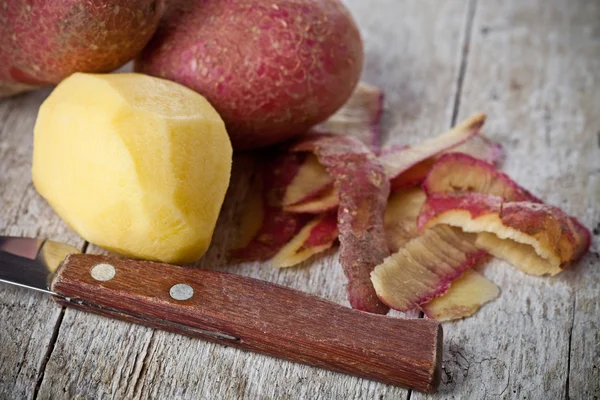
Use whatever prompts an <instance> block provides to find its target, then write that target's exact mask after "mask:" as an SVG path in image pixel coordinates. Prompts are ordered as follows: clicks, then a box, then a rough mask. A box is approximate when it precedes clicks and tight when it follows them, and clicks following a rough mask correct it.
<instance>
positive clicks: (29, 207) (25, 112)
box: [0, 90, 83, 399]
mask: <svg viewBox="0 0 600 400" xmlns="http://www.w3.org/2000/svg"><path fill="white" fill-rule="evenodd" d="M47 95H48V91H47V90H45V91H38V92H36V93H31V94H27V95H21V96H17V97H15V98H12V99H5V100H2V101H0V171H1V173H0V216H1V217H0V235H14V236H32V237H52V238H54V239H57V240H62V241H64V242H67V243H69V244H72V245H75V246H79V247H81V246H82V245H83V241H82V240H81V239H80V238H79V237H78V236H77V235H75V234H74V233H73V232H71V231H70V230H69V229H68V228H67V227H66V226H65V224H64V223H63V222H62V221H61V220H60V219H59V218H58V217H57V216H56V215H55V214H54V212H53V211H52V210H51V209H50V207H49V206H48V205H47V204H46V203H45V202H44V201H43V199H42V198H41V197H40V196H38V195H37V193H36V192H35V189H34V188H33V186H32V184H31V172H30V169H31V151H32V135H33V124H34V122H35V117H36V112H37V108H38V106H39V104H40V103H41V102H42V101H43V99H44V98H45V97H46V96H47ZM59 315H60V307H57V305H56V303H54V302H53V301H52V300H51V299H50V298H49V297H48V296H44V295H42V294H41V293H37V292H32V291H29V290H26V289H22V288H18V287H15V286H10V285H7V284H0V319H1V320H2V323H1V324H0V343H2V350H1V351H0V377H1V378H0V398H2V399H10V398H30V397H31V396H32V395H33V392H34V390H35V386H36V382H37V380H38V376H39V374H40V367H41V366H42V365H43V359H44V357H45V355H46V349H47V346H48V344H49V343H50V341H51V337H52V333H53V331H54V328H55V325H56V323H57V321H58V318H59Z"/></svg>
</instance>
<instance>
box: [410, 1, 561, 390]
mask: <svg viewBox="0 0 600 400" xmlns="http://www.w3.org/2000/svg"><path fill="white" fill-rule="evenodd" d="M476 9H477V0H469V4H468V6H467V16H466V18H465V29H464V34H463V38H462V45H461V46H460V49H461V55H460V63H459V67H458V75H457V77H456V88H455V91H454V101H453V105H452V116H451V118H450V126H449V128H452V127H453V126H454V125H456V118H457V117H458V112H459V111H460V97H461V95H462V88H463V83H464V80H465V75H466V73H467V64H468V58H469V46H470V45H471V35H472V32H473V19H474V18H475V11H476ZM424 316H425V313H423V311H421V312H420V313H419V318H423V317H424ZM567 378H568V375H567ZM412 393H413V391H412V389H409V390H408V395H407V396H406V400H410V398H411V396H412Z"/></svg>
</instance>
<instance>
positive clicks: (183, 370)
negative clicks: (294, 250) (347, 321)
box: [0, 0, 600, 399]
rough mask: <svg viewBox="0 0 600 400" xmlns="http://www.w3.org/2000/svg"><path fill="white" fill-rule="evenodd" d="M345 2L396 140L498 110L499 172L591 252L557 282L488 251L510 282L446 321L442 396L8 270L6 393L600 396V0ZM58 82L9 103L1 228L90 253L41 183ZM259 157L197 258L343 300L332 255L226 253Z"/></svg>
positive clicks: (492, 274)
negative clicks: (572, 225)
mask: <svg viewBox="0 0 600 400" xmlns="http://www.w3.org/2000/svg"><path fill="white" fill-rule="evenodd" d="M346 3H347V4H348V6H349V7H350V9H351V11H352V13H353V14H354V16H355V18H356V20H357V21H358V24H359V25H360V27H361V29H362V33H363V36H364V41H365V47H366V65H365V69H364V80H366V81H367V82H369V83H372V84H375V85H378V86H380V87H382V88H384V90H385V93H386V103H385V114H384V133H385V138H384V139H385V140H386V141H387V142H388V143H390V142H398V143H409V144H410V143H414V142H417V141H419V140H422V139H423V138H428V137H431V136H434V135H437V134H440V133H442V132H443V131H445V130H446V129H447V128H448V127H449V126H450V125H452V124H453V123H454V122H455V121H456V120H457V119H461V118H463V117H465V116H467V115H468V114H470V113H472V112H476V111H484V112H486V113H487V114H488V123H487V125H486V127H485V131H486V133H487V134H488V135H490V136H491V137H493V138H494V139H495V140H497V141H499V142H501V143H502V144H503V145H504V146H505V148H506V150H507V153H508V157H507V159H506V161H505V163H504V170H505V171H506V172H507V173H508V174H510V175H511V176H513V177H514V178H515V179H516V180H517V181H518V182H520V183H522V184H523V185H524V186H525V187H527V188H529V189H531V190H532V191H533V193H535V194H536V195H538V196H540V197H542V198H543V199H545V200H547V201H548V202H549V203H551V204H555V205H558V206H560V207H562V208H564V209H565V210H566V211H567V212H569V213H571V214H573V215H575V216H577V217H579V218H580V219H581V221H583V223H584V224H585V225H586V226H587V227H588V228H590V229H595V234H594V237H593V244H592V251H591V253H590V254H588V255H587V256H586V257H585V258H584V259H583V260H582V262H580V264H579V265H578V266H576V267H575V268H573V269H572V270H569V271H566V272H564V273H562V274H560V275H559V276H558V277H555V278H535V277H530V276H527V275H524V274H522V273H520V272H519V271H518V270H516V269H515V268H512V267H511V266H509V265H507V264H506V263H503V262H500V261H494V262H492V263H490V265H489V266H488V267H487V268H486V269H485V275H486V276H488V277H489V278H490V279H492V280H493V281H494V282H496V283H497V284H499V285H500V287H501V288H502V294H501V296H500V298H499V299H498V300H496V301H494V302H492V303H491V304H489V305H487V306H485V307H483V309H482V310H481V311H479V312H478V313H477V314H476V315H475V316H474V317H472V318H468V319H466V320H463V321H458V322H454V323H447V324H444V331H445V350H444V369H443V371H444V373H443V383H442V384H441V386H440V389H439V392H438V393H437V394H434V395H423V394H420V393H416V392H409V391H407V390H404V389H400V388H396V387H391V386H385V385H383V384H379V383H375V382H370V381H366V380H362V379H358V378H353V377H349V376H345V375H341V374H337V373H332V372H328V371H323V370H319V369H315V368H309V367H305V366H302V365H297V364H292V363H289V362H285V361H281V360H276V359H273V358H269V357H264V356H260V355H255V354H251V353H245V352H241V351H238V350H234V349H231V348H225V347H222V346H219V345H215V344H210V343H205V342H202V341H198V340H193V339H189V338H186V337H182V336H177V335H174V334H169V333H165V332H160V331H154V330H152V329H148V328H144V327H140V326H135V325H130V324H127V323H124V322H119V321H113V320H109V319H105V318H101V317H97V316H95V315H90V314H85V313H81V312H78V311H74V310H69V309H67V310H65V309H61V308H59V307H57V305H56V304H55V303H54V302H53V301H52V300H51V299H50V298H49V297H47V296H44V295H42V294H38V293H34V292H31V291H27V290H24V289H20V288H16V287H12V286H8V285H4V284H2V285H0V317H1V321H2V322H1V323H0V399H25V398H37V399H63V398H78V399H79V398H86V399H130V398H143V399H222V398H223V399H225V398H226V399H235V398H248V399H267V398H268V399H271V398H276V399H280V398H284V399H300V398H302V399H316V398H324V399H408V398H410V399H422V398H469V399H483V398H491V399H495V398H520V399H559V398H560V399H562V398H573V399H594V398H598V397H600V330H599V328H600V326H599V325H600V302H599V300H598V298H599V295H600V268H599V267H600V257H599V255H598V251H599V245H600V242H599V236H598V230H600V226H599V223H600V204H599V203H600V1H598V0H571V1H568V0H551V1H548V0H526V1H525V0H509V1H502V2H501V1H493V0H449V1H441V0H406V1H404V0H376V1H366V0H347V1H346ZM48 93H49V90H41V91H37V92H33V93H29V94H25V95H20V96H17V97H14V98H12V99H5V100H1V101H0V171H1V173H0V188H1V190H0V234H3V235H25V236H43V237H49V238H53V239H56V240H62V241H65V242H67V243H70V244H72V245H75V246H78V247H80V248H81V249H82V250H84V251H87V252H96V251H99V250H98V249H96V248H94V247H93V246H88V245H87V243H84V241H83V240H82V239H81V238H80V237H79V236H77V235H76V234H75V233H73V232H72V231H71V230H69V229H68V228H67V227H66V226H65V224H64V223H63V222H62V221H61V220H60V219H59V218H58V217H57V216H56V215H55V214H54V213H53V211H52V210H51V209H50V207H49V206H48V205H47V204H46V203H45V202H44V201H43V200H42V199H41V198H40V196H39V195H38V194H37V193H36V191H35V189H34V188H33V186H32V184H31V177H30V167H31V165H30V164H31V152H32V128H33V124H34V121H35V117H36V111H37V108H38V106H39V105H40V103H41V102H42V101H43V100H44V98H45V97H46V96H47V95H48ZM249 166H250V161H249V160H248V159H243V158H237V159H236V164H235V169H234V177H233V181H232V186H231V188H230V191H229V194H228V197H227V200H226V204H225V207H224V209H223V212H222V215H221V219H220V221H219V225H218V228H217V232H216V235H215V237H214V241H213V246H212V248H211V249H210V252H209V253H208V254H207V255H206V256H205V257H204V259H203V260H202V261H201V262H200V263H199V265H201V266H202V267H210V268H215V269H219V270H226V271H232V272H235V273H239V274H244V275H248V276H252V277H256V278H260V279H265V280H269V281H273V282H277V283H280V284H283V285H287V286H291V287H294V288H297V289H300V290H303V291H306V292H310V293H314V294H317V295H319V296H322V297H325V298H327V299H330V300H332V301H335V302H338V303H341V304H347V301H346V297H345V290H344V285H345V278H344V276H343V273H342V270H341V268H340V266H339V264H338V261H337V256H336V252H335V251H332V252H330V253H328V254H327V255H326V256H324V257H321V258H318V259H317V260H316V261H314V262H309V263H306V264H304V265H303V266H301V267H299V268H292V269H288V270H282V271H279V270H275V269H273V268H271V267H269V266H268V265H264V264H257V263H250V264H243V265H235V266H231V265H229V266H228V265H227V262H226V260H225V258H224V251H225V249H227V248H229V247H231V246H232V240H233V239H232V236H235V235H232V234H231V232H232V230H235V220H236V218H237V217H238V216H239V214H240V210H241V207H242V205H243V198H244V196H245V194H246V192H247V190H248V182H247V181H248V173H247V171H246V169H248V167H249ZM392 315H393V316H398V315H399V314H398V313H392ZM390 351H393V349H390Z"/></svg>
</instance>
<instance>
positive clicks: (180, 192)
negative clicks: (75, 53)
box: [33, 73, 232, 263]
mask: <svg viewBox="0 0 600 400" xmlns="http://www.w3.org/2000/svg"><path fill="white" fill-rule="evenodd" d="M231 160H232V149H231V143H230V141H229V137H228V135H227V132H226V130H225V125H224V123H223V121H222V120H221V118H220V117H219V115H218V114H217V112H216V111H215V110H214V109H213V107H212V106H211V105H210V104H209V103H208V101H207V100H206V99H204V97H202V96H201V95H199V94H197V93H195V92H193V91H191V90H189V89H187V88H185V87H184V86H181V85H179V84H176V83H173V82H169V81H166V80H162V79H158V78H153V77H149V76H146V75H143V74H109V75H100V74H80V73H78V74H74V75H72V76H71V77H69V78H67V79H66V80H64V81H63V82H62V83H61V84H60V85H59V86H58V87H57V88H56V89H55V90H54V91H53V92H52V94H51V95H50V96H49V97H48V99H47V100H46V101H45V102H44V103H43V104H42V106H41V108H40V111H39V115H38V119H37V122H36V125H35V137H34V152H33V182H34V184H35V187H36V189H37V190H38V192H39V193H40V194H41V195H42V196H43V197H44V198H45V199H46V200H47V201H48V202H49V203H50V205H51V206H52V207H53V208H54V210H55V211H56V212H57V213H58V214H59V215H60V216H61V218H63V219H64V220H65V221H66V222H67V224H69V226H71V227H72V228H73V229H74V230H75V231H76V232H78V233H79V234H80V235H81V236H82V237H83V238H85V239H86V240H88V241H89V242H91V243H94V244H96V245H98V246H101V247H103V248H106V249H108V250H111V251H114V252H117V253H121V254H123V255H126V256H130V257H135V258H144V259H150V260H156V261H164V262H170V263H189V262H192V261H195V260H197V259H198V258H200V257H201V256H202V255H203V254H204V252H205V251H206V249H207V248H208V246H209V244H210V240H211V237H212V233H213V231H214V227H215V224H216V221H217V217H218V214H219V211H220V208H221V205H222V203H223V199H224V197H225V192H226V190H227V186H228V185H229V177H230V173H231Z"/></svg>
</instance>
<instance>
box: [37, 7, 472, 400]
mask: <svg viewBox="0 0 600 400" xmlns="http://www.w3.org/2000/svg"><path fill="white" fill-rule="evenodd" d="M369 3H370V2H365V1H363V0H349V1H346V4H347V5H348V6H349V8H350V10H351V11H352V13H353V15H354V16H355V18H356V19H357V22H358V24H359V26H360V28H361V30H362V34H363V37H364V40H365V51H366V62H367V64H366V66H365V71H364V74H363V75H364V76H363V78H364V79H365V80H366V81H367V82H369V83H372V84H375V85H378V86H380V87H382V88H384V90H385V91H386V94H387V96H386V101H385V112H384V121H383V131H384V134H385V135H388V136H389V134H390V133H391V131H392V128H393V127H395V126H396V125H398V124H400V125H399V128H401V129H399V130H397V131H395V134H396V135H401V136H398V138H397V139H396V141H397V142H413V143H414V142H416V141H418V140H419V138H425V137H430V136H432V135H434V134H437V133H441V132H444V131H445V130H446V129H447V127H448V126H449V123H450V118H451V114H452V104H453V101H454V95H455V83H456V78H457V75H458V69H459V65H460V53H461V52H460V40H461V37H462V33H463V29H464V22H465V19H466V15H467V2H466V1H452V2H444V3H440V2H438V1H437V0H427V1H423V0H411V1H398V0H378V1H377V4H378V6H377V7H373V6H372V4H369ZM432 26H433V27H434V28H433V29H432V28H431V27H432ZM392 41H393V43H391V42H392ZM424 54H430V55H432V56H431V57H425V56H424ZM252 166H253V161H252V159H251V158H249V157H244V156H242V157H238V158H236V160H235V161H234V171H233V176H232V183H231V187H230V190H229V193H228V195H227V198H226V202H225V204H224V207H223V210H222V213H221V215H220V219H219V222H218V224H217V229H216V232H215V236H214V240H213V244H212V246H211V249H210V250H209V252H208V253H207V254H206V255H205V257H204V258H203V259H202V260H201V261H200V262H199V266H200V267H203V268H209V269H214V270H221V271H226V272H233V273H239V274H242V275H246V276H251V277H255V278H259V279H263V280H267V281H270V282H274V283H278V284H281V285H284V286H288V287H292V288H295V289H298V290H301V291H304V292H306V293H311V294H315V295H318V296H320V297H323V298H325V299H328V300H330V301H333V302H336V303H339V304H344V305H348V303H347V300H346V291H345V287H344V285H345V282H346V281H345V277H344V274H343V271H342V268H341V266H340V265H339V263H338V261H337V257H338V255H337V253H336V251H335V250H332V251H330V252H327V253H326V254H325V255H324V256H323V257H319V258H317V259H316V260H311V261H309V262H307V263H304V264H303V265H301V266H299V267H296V268H291V269H285V270H278V269H274V268H272V267H271V266H269V265H268V264H265V263H244V264H235V265H231V264H229V263H228V262H227V260H226V256H225V254H226V251H227V250H228V249H231V248H233V247H234V246H235V244H236V240H237V237H236V235H235V234H232V232H236V224H237V223H239V220H240V218H239V217H240V215H241V211H242V207H243V205H244V198H245V197H246V193H247V191H248V183H249V180H250V178H251V175H252V173H251V171H252ZM91 250H92V252H94V251H96V252H97V251H98V250H97V249H94V247H93V246H91ZM391 315H393V316H399V315H401V314H399V313H396V312H394V313H392V314H391ZM413 316H414V314H413ZM139 329H140V331H138V330H135V329H134V328H132V327H131V325H129V324H126V323H122V322H118V321H113V320H109V319H106V318H101V317H98V316H95V315H92V314H88V313H83V312H80V311H77V310H67V311H66V312H65V317H64V320H63V324H62V326H61V329H60V331H59V334H58V337H57V342H56V345H55V347H54V350H53V352H52V356H51V357H50V360H49V362H48V365H47V367H46V373H45V377H44V380H43V382H42V385H41V387H40V391H39V396H38V398H40V399H54V398H75V397H77V396H80V397H94V398H114V399H120V398H136V399H138V398H139V399H156V398H169V399H171V398H173V399H213V398H230V399H233V398H235V399H237V398H248V399H272V398H278V399H279V398H287V399H296V398H298V399H314V398H343V399H365V398H377V399H399V398H406V396H407V395H408V392H407V391H406V390H405V389H401V388H398V387H394V386H389V385H384V384H381V383H377V382H373V381H369V380H364V379H360V378H355V377H349V376H347V375H342V374H338V373H334V372H330V371H324V370H321V369H317V368H311V367H306V366H303V365H300V364H294V363H290V362H286V361H281V360H278V359H275V358H271V357H264V356H261V355H258V354H252V353H248V352H242V351H240V350H237V349H232V348H228V347H223V346H220V345H216V344H213V343H207V342H203V341H199V340H195V339H190V338H187V337H183V336H179V335H176V334H172V333H168V332H162V331H155V332H151V333H150V334H146V332H147V331H146V330H145V328H139ZM138 332H139V333H138ZM132 333H135V334H136V335H135V338H132ZM98 336H106V340H101V338H99V337H98ZM82 338H83V339H82ZM79 341H83V344H82V345H81V346H78V345H71V344H75V343H77V342H79ZM117 349H120V350H118V351H117ZM90 354H94V356H91V355H90ZM72 360H77V362H72ZM90 371H103V372H102V374H103V375H102V376H103V377H104V378H103V379H96V378H97V376H98V373H95V375H94V377H92V376H90V373H91V372H90Z"/></svg>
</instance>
